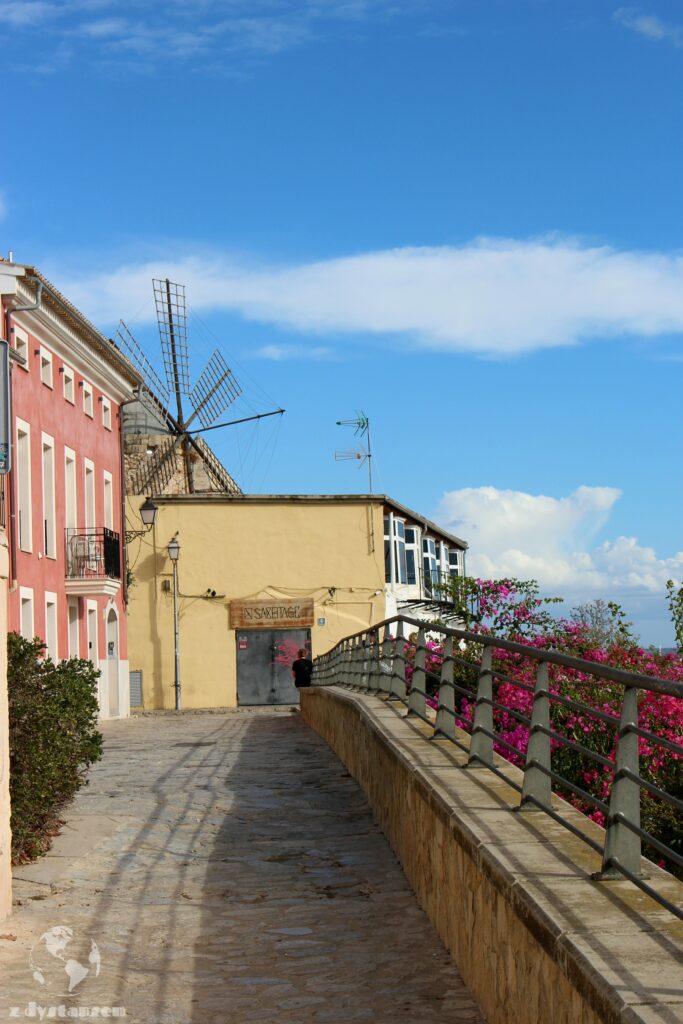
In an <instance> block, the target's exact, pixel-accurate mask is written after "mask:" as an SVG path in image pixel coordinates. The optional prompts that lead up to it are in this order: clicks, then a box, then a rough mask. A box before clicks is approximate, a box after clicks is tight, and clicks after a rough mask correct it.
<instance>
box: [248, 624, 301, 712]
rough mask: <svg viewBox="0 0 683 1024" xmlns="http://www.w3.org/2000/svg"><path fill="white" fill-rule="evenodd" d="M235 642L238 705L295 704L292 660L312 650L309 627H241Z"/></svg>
mask: <svg viewBox="0 0 683 1024" xmlns="http://www.w3.org/2000/svg"><path fill="white" fill-rule="evenodd" d="M235 642H236V644H237V703H238V704H297V703H298V702H299V694H298V691H297V688H296V686H295V685H294V679H293V678H292V662H293V661H295V660H296V658H297V652H298V650H299V648H301V647H305V648H306V651H310V649H311V634H310V630H308V629H241V630H238V631H237V633H236V637H235Z"/></svg>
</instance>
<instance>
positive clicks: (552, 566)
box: [434, 487, 683, 600]
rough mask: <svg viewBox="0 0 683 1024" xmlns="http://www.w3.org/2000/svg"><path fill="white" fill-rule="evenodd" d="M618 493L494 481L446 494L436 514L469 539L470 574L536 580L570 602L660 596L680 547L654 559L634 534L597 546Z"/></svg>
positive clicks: (682, 571) (678, 574)
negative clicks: (559, 493) (505, 485)
mask: <svg viewBox="0 0 683 1024" xmlns="http://www.w3.org/2000/svg"><path fill="white" fill-rule="evenodd" d="M620 494H621V492H620V491H618V490H617V489H616V488H614V487H579V488H577V489H576V490H575V491H574V492H573V493H572V494H569V495H568V496H566V497H563V498H552V497H548V496H546V495H540V494H525V493H524V492H522V491H504V490H498V489H497V488H495V487H472V488H463V489H461V490H456V491H448V492H446V493H445V494H444V495H443V497H442V499H441V503H440V505H439V507H438V509H437V510H436V512H435V513H434V519H435V520H436V522H438V523H440V524H441V525H442V526H444V527H445V528H446V529H448V530H450V531H451V532H453V533H455V534H457V535H458V536H460V537H463V539H465V540H466V541H467V542H468V543H469V545H470V553H469V555H468V572H470V573H471V574H473V575H479V576H482V577H486V578H500V577H504V576H516V577H518V578H520V579H537V580H538V581H539V583H540V584H541V585H542V587H543V588H544V589H545V591H546V592H553V593H556V594H558V595H559V596H567V597H569V598H573V599H574V600H578V599H585V598H589V599H590V598H592V597H596V596H607V597H611V598H615V599H617V600H618V599H619V598H620V597H624V596H627V595H633V594H636V595H638V594H640V595H647V594H660V595H661V594H663V593H664V589H665V584H666V581H667V580H668V579H671V578H673V579H676V580H681V579H683V551H680V552H678V553H677V554H675V555H673V556H671V557H669V558H659V557H658V556H657V554H656V552H655V551H654V549H653V548H650V547H643V546H642V545H641V544H639V543H638V541H637V540H636V539H635V538H634V537H617V538H616V539H615V540H608V541H604V542H602V543H600V544H596V543H595V540H596V537H597V535H598V533H599V531H600V530H602V529H603V527H604V526H605V524H606V523H607V521H608V519H609V516H610V513H611V511H612V509H613V507H614V505H615V503H616V501H617V500H618V499H619V497H620Z"/></svg>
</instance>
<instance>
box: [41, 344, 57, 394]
mask: <svg viewBox="0 0 683 1024" xmlns="http://www.w3.org/2000/svg"><path fill="white" fill-rule="evenodd" d="M53 371H54V365H53V361H52V352H50V351H49V349H46V348H45V346H44V345H41V346H40V382H41V384H44V385H45V387H46V388H52V387H54V373H53Z"/></svg>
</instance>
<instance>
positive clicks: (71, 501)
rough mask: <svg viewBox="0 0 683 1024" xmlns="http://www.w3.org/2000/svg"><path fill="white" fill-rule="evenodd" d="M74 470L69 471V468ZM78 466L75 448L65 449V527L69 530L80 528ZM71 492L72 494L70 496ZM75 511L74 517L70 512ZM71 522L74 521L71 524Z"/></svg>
mask: <svg viewBox="0 0 683 1024" xmlns="http://www.w3.org/2000/svg"><path fill="white" fill-rule="evenodd" d="M70 465H71V466H73V470H72V471H70V470H69V468H68V467H69V466H70ZM77 474H78V464H77V460H76V452H75V451H74V450H73V448H67V447H66V446H65V448H64V525H65V526H66V527H67V529H73V530H75V529H76V527H77V526H78V480H77ZM70 476H71V488H69V477H70ZM69 490H71V494H69ZM71 510H73V516H70V515H69V512H70V511H71ZM70 520H73V521H71V522H70Z"/></svg>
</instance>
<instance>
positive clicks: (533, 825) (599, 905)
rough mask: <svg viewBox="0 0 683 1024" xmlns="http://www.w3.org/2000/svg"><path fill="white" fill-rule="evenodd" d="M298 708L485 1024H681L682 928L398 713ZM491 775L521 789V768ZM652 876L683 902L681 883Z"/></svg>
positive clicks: (359, 699)
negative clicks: (388, 851)
mask: <svg viewBox="0 0 683 1024" xmlns="http://www.w3.org/2000/svg"><path fill="white" fill-rule="evenodd" d="M301 708H302V713H303V716H304V718H305V720H306V721H307V722H308V724H309V725H310V726H312V728H313V729H315V730H316V732H318V733H319V734H320V735H321V736H322V737H323V738H324V739H325V740H326V741H327V742H328V743H329V744H330V746H331V747H332V749H333V750H335V752H336V753H337V755H338V756H339V757H340V758H341V760H342V761H343V762H344V764H345V765H346V766H347V768H348V769H349V771H350V772H351V774H352V775H354V777H355V778H356V779H357V780H358V781H359V783H360V785H361V786H362V787H363V789H364V791H365V793H366V794H367V797H368V800H369V802H370V804H371V806H372V808H373V811H374V813H375V816H376V818H377V820H378V822H379V824H380V826H381V828H382V829H383V831H384V832H385V834H386V836H387V838H388V839H389V841H390V843H391V844H392V846H393V849H394V851H395V852H396V855H397V857H398V858H399V860H400V862H401V864H402V866H403V869H404V871H405V873H406V876H407V878H408V880H409V882H410V884H411V885H412V887H413V889H414V891H415V893H416V895H417V897H418V899H419V901H420V903H421V904H422V906H423V907H424V909H425V911H426V912H427V914H428V915H429V917H430V919H431V920H432V922H433V924H434V925H435V927H436V929H437V931H438V933H439V935H440V936H441V939H442V940H443V942H444V944H445V945H446V947H447V948H448V950H449V951H450V953H451V955H452V956H453V959H454V961H455V962H456V964H457V966H458V968H459V970H460V972H461V974H462V976H463V978H464V980H465V982H466V984H467V985H468V986H469V988H470V989H471V991H472V992H473V994H474V996H475V998H476V999H477V1001H478V1002H479V1005H480V1006H481V1008H482V1010H483V1012H484V1013H485V1015H486V1017H487V1019H488V1020H489V1022H490V1024H597V1022H606V1024H617V1022H618V1024H655V1022H658V1024H673V1022H675V1021H683V971H682V970H681V966H680V965H681V963H683V922H680V921H677V920H676V919H675V918H674V917H673V916H672V915H671V914H669V913H668V912H667V911H666V910H665V909H663V908H662V907H660V906H659V905H658V904H657V903H655V902H654V901H653V900H652V899H650V898H649V897H647V896H646V895H645V894H644V893H642V892H640V890H639V889H637V888H636V887H635V886H633V885H632V884H631V883H630V882H627V881H615V882H595V881H592V880H591V874H592V872H594V871H597V870H598V869H599V867H600V860H599V857H598V856H597V854H595V853H594V852H593V851H592V850H591V849H590V848H589V847H588V846H586V844H585V843H583V842H582V841H581V840H579V839H578V838H576V837H574V836H572V834H571V833H570V832H568V831H567V830H566V829H565V828H564V827H563V826H562V825H561V824H559V823H557V822H554V821H553V820H552V819H551V818H549V817H548V816H547V815H545V814H543V813H542V812H539V811H535V812H534V811H530V812H524V813H518V812H517V811H516V807H517V805H518V803H519V798H518V794H517V793H516V792H515V790H514V789H513V788H512V786H510V785H509V784H508V783H507V782H506V781H505V780H504V779H500V778H498V777H497V776H496V775H495V774H494V773H492V772H490V771H487V770H486V769H483V768H479V769H476V768H475V769H472V768H465V764H466V755H465V754H464V753H463V752H462V751H459V750H458V748H457V747H456V746H454V745H453V744H451V743H448V742H447V741H444V740H439V741H434V742H430V741H428V739H427V736H428V735H430V734H431V730H430V729H428V727H427V726H426V725H424V724H423V723H421V722H420V721H419V720H415V719H411V720H410V721H408V720H406V719H405V717H404V710H403V709H402V708H401V707H400V706H397V705H393V704H387V703H385V702H383V701H381V700H379V699H378V698H376V697H369V696H364V695H360V694H356V693H350V692H349V691H347V690H344V689H340V688H338V687H329V688H323V687H313V688H311V689H310V690H302V691H301ZM459 739H460V740H461V742H463V743H465V744H467V742H468V737H467V736H466V735H465V734H464V733H460V734H459ZM497 766H498V767H500V769H501V771H502V772H503V773H504V774H505V775H506V777H507V778H508V779H509V780H510V781H511V782H517V784H519V782H520V781H521V772H519V771H518V769H516V768H514V767H513V766H512V765H510V764H508V763H507V762H505V761H503V760H502V759H499V760H498V762H497ZM560 803H561V802H560V801H558V806H559V805H560ZM563 811H566V812H567V817H568V818H569V819H570V820H571V819H572V818H573V821H574V824H576V825H579V824H580V825H581V827H582V829H583V830H584V831H585V832H587V833H589V834H592V835H593V837H594V838H597V839H598V840H601V839H602V837H603V835H604V834H603V833H602V830H601V829H599V828H598V826H596V825H594V824H593V823H592V822H587V821H586V819H585V818H583V816H581V815H579V814H578V813H577V812H575V811H573V810H572V809H570V808H568V807H567V806H566V805H563ZM350 842H351V843H352V840H350ZM351 852H352V851H351ZM648 871H649V873H650V876H651V877H650V884H654V885H655V886H657V887H658V888H660V890H661V891H662V893H663V894H665V895H666V896H667V897H668V898H669V899H670V900H672V901H674V902H675V901H677V900H680V899H681V897H682V896H683V885H681V884H680V883H678V882H677V881H676V880H675V879H673V878H672V877H671V876H670V875H668V874H667V873H666V872H663V871H660V870H659V869H657V868H656V867H654V865H648ZM406 956H407V957H409V956H410V935H406Z"/></svg>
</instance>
